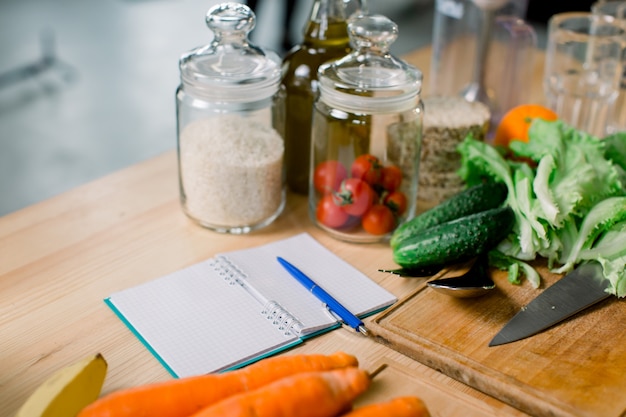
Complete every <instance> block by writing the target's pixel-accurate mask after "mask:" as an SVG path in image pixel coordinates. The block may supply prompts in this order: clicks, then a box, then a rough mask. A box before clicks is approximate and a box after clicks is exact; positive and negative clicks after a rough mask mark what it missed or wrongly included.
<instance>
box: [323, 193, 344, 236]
mask: <svg viewBox="0 0 626 417" xmlns="http://www.w3.org/2000/svg"><path fill="white" fill-rule="evenodd" d="M315 217H316V218H317V221H318V222H320V223H321V224H323V225H324V226H328V227H332V228H333V229H337V228H339V227H341V226H343V225H345V224H346V223H347V222H348V219H349V218H350V216H348V213H346V212H345V211H343V209H342V208H341V207H340V206H338V205H337V204H335V201H334V197H333V195H332V194H326V195H324V197H322V199H321V200H320V201H319V202H318V203H317V209H316V212H315Z"/></svg>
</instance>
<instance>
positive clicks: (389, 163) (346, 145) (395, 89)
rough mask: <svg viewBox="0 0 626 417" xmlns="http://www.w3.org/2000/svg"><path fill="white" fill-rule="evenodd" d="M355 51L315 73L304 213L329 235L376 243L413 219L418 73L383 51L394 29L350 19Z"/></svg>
mask: <svg viewBox="0 0 626 417" xmlns="http://www.w3.org/2000/svg"><path fill="white" fill-rule="evenodd" d="M348 32H349V35H350V39H351V43H352V45H353V46H354V48H355V51H354V52H352V53H350V54H348V55H347V56H345V57H344V58H342V59H339V60H336V61H332V62H329V63H326V64H323V65H322V66H320V68H319V73H318V78H319V89H320V93H319V96H318V98H317V99H316V101H315V104H314V109H313V120H312V133H311V173H310V185H309V216H310V218H311V220H312V221H313V223H315V224H316V225H318V226H319V227H321V228H322V229H324V230H326V231H327V232H328V233H330V234H331V235H332V236H333V237H336V238H338V239H341V240H345V241H350V242H378V241H383V240H385V239H387V238H389V237H390V236H391V234H392V232H393V230H395V228H396V227H397V226H398V225H400V224H401V223H403V222H404V221H406V220H408V219H410V218H412V217H413V216H414V215H415V209H416V201H417V185H418V182H417V180H418V169H419V156H420V146H421V139H422V120H423V112H424V110H423V105H422V101H421V98H420V91H421V86H422V73H421V71H419V70H418V69H417V68H414V67H412V66H410V65H408V64H407V63H405V62H404V61H402V60H399V59H397V58H395V57H394V56H393V55H391V54H390V53H389V48H390V46H391V44H392V43H393V42H394V41H395V40H396V38H397V36H398V28H397V25H396V24H395V23H394V22H392V21H391V20H389V19H388V18H386V17H385V16H381V15H372V16H359V17H356V18H354V19H352V20H351V22H350V23H349V25H348Z"/></svg>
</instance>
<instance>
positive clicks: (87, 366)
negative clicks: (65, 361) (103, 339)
mask: <svg viewBox="0 0 626 417" xmlns="http://www.w3.org/2000/svg"><path fill="white" fill-rule="evenodd" d="M106 371H107V363H106V361H105V359H104V357H103V356H102V355H101V354H99V353H98V354H96V355H94V356H90V357H88V358H85V359H83V360H81V361H80V362H77V363H75V364H73V365H69V366H67V367H65V368H63V369H60V370H59V371H57V372H56V373H54V374H53V375H52V376H51V377H50V378H48V379H47V380H46V381H45V382H44V383H43V384H41V385H40V386H39V387H38V388H37V389H36V390H35V392H33V394H32V395H31V396H30V397H29V398H28V399H27V400H26V402H25V403H24V404H23V405H22V407H21V408H20V409H19V411H18V412H17V414H16V416H15V417H75V416H76V415H77V414H78V412H79V411H80V410H82V409H83V408H84V407H86V406H87V405H89V404H90V403H92V402H93V401H95V400H96V399H97V398H98V396H99V395H100V391H101V390H102V384H103V383H104V378H105V376H106Z"/></svg>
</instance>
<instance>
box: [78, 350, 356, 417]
mask: <svg viewBox="0 0 626 417" xmlns="http://www.w3.org/2000/svg"><path fill="white" fill-rule="evenodd" d="M357 365H358V361H357V359H356V358H355V357H354V356H352V355H349V354H347V353H343V352H336V353H333V354H331V355H322V354H298V355H288V356H276V357H271V358H266V359H263V360H262V361H259V362H256V363H254V364H251V365H248V366H247V367H245V368H241V369H238V370H234V371H230V372H226V373H221V374H208V375H200V376H194V377H187V378H182V379H174V380H169V381H164V382H158V383H154V384H147V385H142V386H137V387H132V388H128V389H124V390H120V391H116V392H113V393H111V394H108V395H106V396H104V397H101V398H100V399H98V400H96V401H95V402H93V403H92V404H91V405H89V406H87V407H86V408H84V409H83V410H82V411H81V412H80V413H79V414H78V417H140V416H159V417H188V416H189V415H191V414H193V413H195V412H197V411H199V410H201V409H202V408H205V407H207V406H209V405H211V404H214V403H216V402H218V401H220V400H222V399H224V398H226V397H230V396H232V395H235V394H238V393H241V392H244V391H249V390H253V389H256V388H259V387H261V386H264V385H267V384H269V383H271V382H274V381H277V380H279V379H282V378H285V377H288V376H291V375H294V374H299V373H303V372H312V371H327V370H334V369H341V368H347V367H355V366H357Z"/></svg>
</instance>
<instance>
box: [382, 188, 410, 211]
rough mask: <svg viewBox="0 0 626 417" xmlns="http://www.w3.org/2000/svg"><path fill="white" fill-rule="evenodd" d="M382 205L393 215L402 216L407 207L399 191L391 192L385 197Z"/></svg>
mask: <svg viewBox="0 0 626 417" xmlns="http://www.w3.org/2000/svg"><path fill="white" fill-rule="evenodd" d="M384 203H385V205H386V206H387V207H389V208H390V209H391V211H393V212H394V213H395V214H397V215H402V214H404V212H405V211H406V208H407V206H408V200H407V198H406V195H404V193H403V192H401V191H393V192H391V193H389V194H387V195H386V196H385V199H384Z"/></svg>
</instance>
